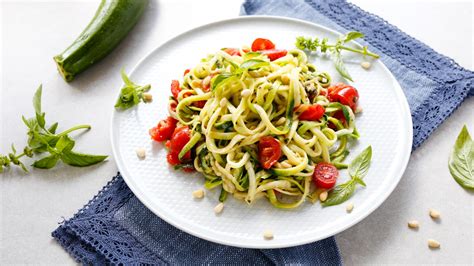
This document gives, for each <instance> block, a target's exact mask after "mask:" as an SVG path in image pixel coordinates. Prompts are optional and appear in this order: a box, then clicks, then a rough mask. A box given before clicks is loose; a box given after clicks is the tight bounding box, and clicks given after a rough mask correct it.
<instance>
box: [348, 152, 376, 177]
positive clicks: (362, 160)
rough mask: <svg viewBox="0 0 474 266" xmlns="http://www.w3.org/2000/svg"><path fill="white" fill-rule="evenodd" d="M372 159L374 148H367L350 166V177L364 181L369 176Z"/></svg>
mask: <svg viewBox="0 0 474 266" xmlns="http://www.w3.org/2000/svg"><path fill="white" fill-rule="evenodd" d="M371 159H372V147H371V146H369V147H367V148H365V150H363V151H362V152H361V153H360V154H359V155H357V157H355V158H354V160H352V162H351V163H350V164H349V175H350V176H351V177H352V178H359V179H362V178H364V177H365V176H366V175H367V172H368V171H369V167H370V160H371Z"/></svg>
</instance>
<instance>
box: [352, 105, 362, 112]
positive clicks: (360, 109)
mask: <svg viewBox="0 0 474 266" xmlns="http://www.w3.org/2000/svg"><path fill="white" fill-rule="evenodd" d="M354 113H356V114H358V113H362V107H360V106H357V107H356V109H355V111H354Z"/></svg>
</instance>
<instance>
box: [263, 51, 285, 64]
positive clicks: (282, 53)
mask: <svg viewBox="0 0 474 266" xmlns="http://www.w3.org/2000/svg"><path fill="white" fill-rule="evenodd" d="M261 53H262V54H264V55H266V56H268V58H269V59H270V61H274V60H277V59H278V58H280V57H283V56H285V55H286V54H287V53H288V51H286V50H279V49H272V50H265V51H261Z"/></svg>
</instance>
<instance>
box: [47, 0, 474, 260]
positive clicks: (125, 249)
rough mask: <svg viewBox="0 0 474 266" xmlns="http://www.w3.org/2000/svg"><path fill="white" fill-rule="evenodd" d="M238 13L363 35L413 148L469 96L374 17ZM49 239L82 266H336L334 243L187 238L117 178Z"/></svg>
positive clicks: (318, 8)
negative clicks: (263, 246) (400, 96)
mask: <svg viewBox="0 0 474 266" xmlns="http://www.w3.org/2000/svg"><path fill="white" fill-rule="evenodd" d="M241 14H242V15H256V14H260V15H263V14H265V15H278V16H289V17H295V18H299V19H304V20H308V21H312V22H315V23H318V24H322V25H325V26H328V27H330V28H333V29H336V30H338V31H340V32H347V31H349V30H357V31H361V32H363V33H364V34H365V35H366V37H365V38H364V40H365V42H366V43H367V44H368V45H370V47H371V50H374V51H375V52H377V53H378V54H380V55H381V60H382V61H383V62H384V63H385V65H387V67H388V68H389V69H390V70H391V71H392V73H393V74H394V75H395V76H396V77H397V79H398V81H399V82H400V84H401V86H402V88H403V90H404V92H405V95H406V96H407V98H408V102H409V105H410V109H411V113H412V118H413V126H414V140H413V148H416V147H418V146H419V145H420V144H421V143H422V142H423V141H424V140H425V139H426V138H427V137H428V136H429V135H430V133H431V132H432V131H433V130H434V129H435V128H436V127H437V126H438V125H439V124H440V123H441V122H442V121H444V120H445V119H446V118H447V117H448V116H449V115H450V114H451V113H452V112H453V110H455V109H456V108H457V107H458V106H459V105H460V104H461V102H462V101H463V100H464V99H465V98H466V97H468V94H469V92H470V91H471V93H472V94H474V89H473V81H474V73H473V72H471V71H468V70H465V69H463V68H461V67H460V66H459V65H457V64H456V63H455V62H454V61H453V60H451V59H449V58H447V57H445V56H442V55H440V54H438V53H437V52H435V51H433V50H432V49H431V48H429V47H428V46H426V45H424V44H423V43H421V42H419V41H417V40H415V39H413V38H412V37H410V36H408V35H406V34H405V33H403V32H401V31H400V30H399V29H397V28H395V27H394V26H392V25H390V24H388V23H387V22H386V21H384V20H382V19H381V18H379V17H377V16H374V15H371V14H369V13H367V12H365V11H363V10H361V9H360V8H358V7H356V6H354V5H352V4H350V3H347V2H345V1H334V0H327V1H324V0H306V1H302V0H285V1H281V0H266V1H265V0H254V1H250V0H247V1H246V2H245V3H244V4H243V5H242V9H241ZM52 235H53V237H54V238H55V239H56V240H57V241H58V242H59V243H60V244H61V245H62V246H63V247H64V249H65V250H66V251H68V252H69V253H70V254H71V255H72V256H73V257H74V258H75V259H76V260H77V261H78V262H80V263H84V264H105V263H112V264H121V263H122V264H142V263H143V264H244V265H246V264H311V265H339V264H342V262H341V258H340V255H339V251H338V248H337V245H336V242H335V240H334V238H333V237H331V238H328V239H325V240H321V241H318V242H315V243H312V244H307V245H303V246H299V247H293V248H285V249H271V250H256V249H242V248H234V247H228V246H223V245H218V244H214V243H211V242H208V241H205V240H202V239H199V238H196V237H194V236H191V235H188V234H187V233H184V232H182V231H180V230H178V229H176V228H174V227H173V226H171V225H169V224H167V223H166V222H164V221H163V220H161V219H160V218H159V217H157V216H155V215H154V214H153V213H152V212H151V211H149V210H148V209H147V208H146V207H145V206H144V205H143V204H141V203H140V201H139V200H138V199H137V198H136V197H135V196H134V194H133V193H132V192H131V191H130V189H129V188H128V187H127V185H126V184H125V182H124V181H123V179H122V178H121V177H120V175H117V176H116V177H114V178H113V179H112V181H110V182H109V184H107V185H106V186H105V187H104V188H103V189H102V190H101V191H100V192H99V193H98V195H97V196H95V197H94V198H93V199H92V200H91V201H90V202H89V203H88V204H87V205H86V206H85V207H84V208H83V209H81V210H80V211H79V212H78V213H77V214H76V215H75V216H74V217H73V218H71V219H69V220H67V221H64V222H63V223H62V224H61V225H60V226H59V228H58V229H56V230H55V231H54V232H53V233H52Z"/></svg>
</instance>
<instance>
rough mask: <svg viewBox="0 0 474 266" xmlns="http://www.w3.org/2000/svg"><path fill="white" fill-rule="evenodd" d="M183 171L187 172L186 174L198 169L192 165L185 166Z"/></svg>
mask: <svg viewBox="0 0 474 266" xmlns="http://www.w3.org/2000/svg"><path fill="white" fill-rule="evenodd" d="M183 171H185V172H186V173H192V172H194V171H196V169H194V167H193V166H192V165H189V166H184V167H183Z"/></svg>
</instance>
